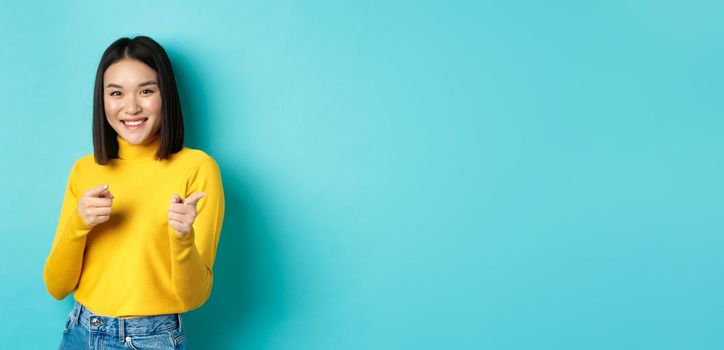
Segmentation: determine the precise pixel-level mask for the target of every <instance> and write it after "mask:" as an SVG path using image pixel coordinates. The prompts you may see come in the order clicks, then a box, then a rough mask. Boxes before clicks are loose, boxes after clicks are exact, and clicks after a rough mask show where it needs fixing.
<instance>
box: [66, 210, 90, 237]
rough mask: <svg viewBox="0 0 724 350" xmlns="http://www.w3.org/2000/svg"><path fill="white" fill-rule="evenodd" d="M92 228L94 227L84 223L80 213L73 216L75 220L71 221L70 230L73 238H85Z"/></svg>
mask: <svg viewBox="0 0 724 350" xmlns="http://www.w3.org/2000/svg"><path fill="white" fill-rule="evenodd" d="M92 228H93V226H90V225H88V224H86V223H85V221H83V218H81V217H80V214H78V212H75V213H74V214H73V218H72V219H71V221H70V229H71V232H72V233H73V236H75V237H76V238H80V237H84V236H86V235H88V232H90V231H91V229H92Z"/></svg>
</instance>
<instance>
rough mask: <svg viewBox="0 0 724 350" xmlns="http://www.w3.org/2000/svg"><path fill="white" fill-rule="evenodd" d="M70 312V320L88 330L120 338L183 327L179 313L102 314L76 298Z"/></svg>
mask: <svg viewBox="0 0 724 350" xmlns="http://www.w3.org/2000/svg"><path fill="white" fill-rule="evenodd" d="M71 314H72V317H73V320H72V322H75V323H80V324H82V325H83V326H84V327H85V328H87V329H88V330H90V331H95V332H100V333H106V334H111V335H118V337H119V339H121V340H123V339H124V338H125V337H126V336H131V335H151V334H158V333H165V332H168V331H170V330H173V329H177V328H178V329H181V328H183V320H182V317H181V314H180V313H178V314H164V315H153V316H142V317H112V316H103V315H96V314H94V313H93V312H91V311H90V310H88V308H86V307H85V306H84V305H83V304H81V303H79V302H78V301H77V300H76V301H75V305H73V310H72V311H71Z"/></svg>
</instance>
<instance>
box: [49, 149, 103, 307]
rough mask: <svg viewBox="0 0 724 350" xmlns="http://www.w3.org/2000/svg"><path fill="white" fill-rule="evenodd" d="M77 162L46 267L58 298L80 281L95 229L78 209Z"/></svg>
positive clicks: (52, 293)
mask: <svg viewBox="0 0 724 350" xmlns="http://www.w3.org/2000/svg"><path fill="white" fill-rule="evenodd" d="M77 166H78V163H77V162H76V163H75V164H74V165H73V169H72V170H71V172H70V175H69V176H68V182H67V185H66V188H65V195H64V197H63V204H62V207H61V210H60V218H59V220H58V226H57V228H56V230H55V238H54V239H53V245H52V247H51V249H50V254H49V255H48V258H47V259H46V261H45V267H44V268H43V278H44V280H45V286H46V288H47V289H48V292H49V293H50V295H52V296H53V297H54V298H55V299H57V300H61V299H63V298H65V297H66V296H67V295H68V294H70V292H72V291H73V290H74V289H75V287H76V286H77V284H78V280H79V278H80V273H81V268H82V266H83V251H84V250H85V243H86V236H87V235H88V233H89V232H90V231H91V229H92V227H91V226H89V225H87V224H86V223H85V222H84V221H83V219H82V218H81V217H80V215H79V214H78V210H77V206H78V195H77V194H76V193H75V192H74V181H75V177H76V169H77Z"/></svg>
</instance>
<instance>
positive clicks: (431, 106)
mask: <svg viewBox="0 0 724 350" xmlns="http://www.w3.org/2000/svg"><path fill="white" fill-rule="evenodd" d="M723 10H724V6H722V4H721V2H716V1H688V2H683V1H679V2H675V1H653V0H651V1H643V0H634V1H630V0H629V1H623V0H621V1H592V2H580V1H561V0H555V1H546V2H538V1H497V2H474V1H467V2H466V1H444V2H443V1H437V2H435V1H395V2H392V3H390V2H384V1H349V2H343V1H299V2H292V1H218V2H205V3H204V4H203V5H202V4H201V3H200V2H191V1H185V2H184V1H152V2H148V1H123V2H104V3H102V4H99V3H98V2H96V1H70V2H67V3H63V2H57V3H56V2H50V1H48V2H33V1H4V2H3V6H2V10H1V11H0V80H1V83H0V101H1V103H2V112H1V113H0V115H2V117H1V120H2V126H0V142H1V143H2V144H1V147H0V162H1V163H2V171H0V193H2V196H3V199H2V200H0V213H1V214H2V217H1V218H0V219H1V220H2V222H1V224H2V225H1V229H0V230H2V231H1V234H2V244H0V266H1V268H0V281H2V288H0V300H2V302H0V343H2V346H3V347H4V348H24V349H51V348H55V347H56V346H57V344H58V343H59V342H60V338H61V333H62V327H63V322H64V319H65V316H66V315H67V313H68V311H69V310H70V307H71V305H72V297H71V296H69V297H67V298H66V299H64V300H63V301H62V302H58V301H56V300H54V299H53V298H52V297H51V296H50V295H49V294H48V293H47V292H46V290H45V286H44V283H43V278H42V268H43V264H44V261H45V258H46V256H47V254H48V252H49V250H50V246H51V243H52V238H53V235H54V233H55V232H54V230H55V225H56V224H57V220H58V215H59V211H60V204H61V201H62V195H63V190H64V186H65V183H66V181H67V174H68V172H69V171H70V167H71V166H72V164H73V162H74V161H75V159H77V158H79V157H80V156H82V155H85V154H88V153H90V152H92V142H91V129H90V122H91V95H92V87H93V79H94V74H95V70H96V67H97V64H98V60H99V59H100V56H101V54H102V52H103V50H104V49H105V48H106V47H107V46H108V45H109V44H110V43H111V42H112V41H113V40H115V39H117V38H119V37H121V36H135V35H149V36H151V37H152V38H154V39H156V40H157V41H159V42H160V43H161V44H162V45H163V46H164V47H165V48H166V49H167V51H168V53H169V55H170V57H171V60H172V62H173V64H174V69H175V71H176V74H177V78H178V83H179V88H180V91H181V95H182V96H181V97H182V104H183V108H184V112H185V118H186V127H187V133H188V136H187V144H186V145H187V146H189V147H194V148H201V149H203V150H205V151H207V152H208V153H209V154H211V155H212V156H214V157H215V158H216V159H217V161H218V162H219V164H220V167H221V171H222V177H223V181H224V187H225V191H226V196H227V212H226V220H225V223H224V228H223V233H222V236H221V241H220V246H219V250H218V255H217V260H216V264H215V284H214V287H213V292H212V295H211V297H210V299H209V300H208V302H207V303H206V304H205V305H204V306H203V307H202V308H200V309H197V310H195V311H192V312H190V313H189V314H188V315H187V318H186V319H187V323H186V327H187V332H188V334H187V341H188V344H189V345H190V346H191V348H195V349H721V348H722V347H724V333H722V328H721V327H722V322H724V317H723V316H722V312H723V311H724V301H723V300H724V299H723V298H722V295H723V294H724V281H722V268H723V267H724V260H723V259H722V247H723V243H724V238H723V237H722V229H723V228H724V225H723V224H722V220H721V217H722V215H721V214H722V212H723V210H724V202H723V198H724V196H723V195H724V188H723V187H722V181H721V179H722V175H724V174H723V172H724V167H723V166H722V162H721V157H720V154H721V149H722V146H724V141H722V137H721V135H722V131H723V130H722V128H723V126H724V123H723V122H722V119H721V115H722V112H723V111H724V109H723V108H722V107H723V106H722V101H723V99H722V93H724V83H723V82H724V79H723V78H724V76H723V75H724V74H723V73H724V69H722V62H723V60H722V58H723V56H724V48H723V47H722V40H721V38H722V36H723V35H724V21H722V20H721V18H722V11H723Z"/></svg>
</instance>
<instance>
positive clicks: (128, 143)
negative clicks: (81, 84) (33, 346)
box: [43, 36, 224, 349]
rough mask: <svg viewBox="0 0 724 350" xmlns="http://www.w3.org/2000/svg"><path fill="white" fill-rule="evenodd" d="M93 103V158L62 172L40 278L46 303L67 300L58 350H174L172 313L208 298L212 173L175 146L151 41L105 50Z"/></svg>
mask: <svg viewBox="0 0 724 350" xmlns="http://www.w3.org/2000/svg"><path fill="white" fill-rule="evenodd" d="M93 98H94V99H93V145H94V152H93V153H92V154H88V155H86V156H84V157H82V158H80V159H78V160H76V162H75V164H73V167H72V169H71V171H70V175H69V177H68V182H67V186H66V189H65V197H64V199H63V205H62V207H61V213H60V219H59V221H58V226H57V228H56V232H55V238H54V239H53V244H52V247H51V249H50V253H49V254H48V258H47V260H46V262H45V267H44V269H43V276H44V279H45V284H46V287H47V289H48V292H49V293H50V294H51V295H52V296H53V297H54V298H55V299H58V300H61V299H63V298H65V297H66V296H67V295H68V294H70V293H71V292H73V291H74V290H75V293H74V294H73V297H74V299H75V305H74V307H73V309H72V310H71V311H70V313H69V314H68V317H67V319H66V322H65V327H64V329H63V337H62V340H61V345H60V349H79V348H82V347H88V345H89V344H95V345H93V347H98V348H107V349H113V348H125V349H128V348H130V349H146V348H153V349H184V348H185V346H186V345H185V342H184V341H183V340H184V336H185V330H184V329H183V320H182V315H183V313H184V312H187V311H190V310H193V309H196V308H198V307H200V306H201V305H203V304H204V303H205V302H206V300H207V299H208V297H209V295H210V293H211V286H212V282H213V265H214V259H215V257H216V249H217V245H218V242H219V236H220V233H221V226H222V223H223V219H224V191H223V186H222V181H221V173H220V171H219V167H218V164H217V163H216V161H215V160H214V158H212V157H211V156H209V155H208V154H207V153H205V152H204V151H202V150H198V149H193V148H188V147H184V145H183V141H184V128H183V117H182V113H181V107H180V103H179V99H178V92H177V90H176V82H175V79H174V75H173V70H172V68H171V62H170V60H169V58H168V56H167V55H166V52H165V51H164V50H163V48H162V47H161V46H160V45H159V44H158V43H157V42H155V41H154V40H152V39H151V38H149V37H145V36H139V37H136V38H134V39H130V38H121V39H119V40H117V41H115V42H114V43H113V44H111V45H110V46H109V47H108V49H106V51H105V52H104V54H103V57H102V58H101V61H100V64H99V66H98V71H97V73H96V82H95V90H94V96H93ZM202 199H203V200H202Z"/></svg>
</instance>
